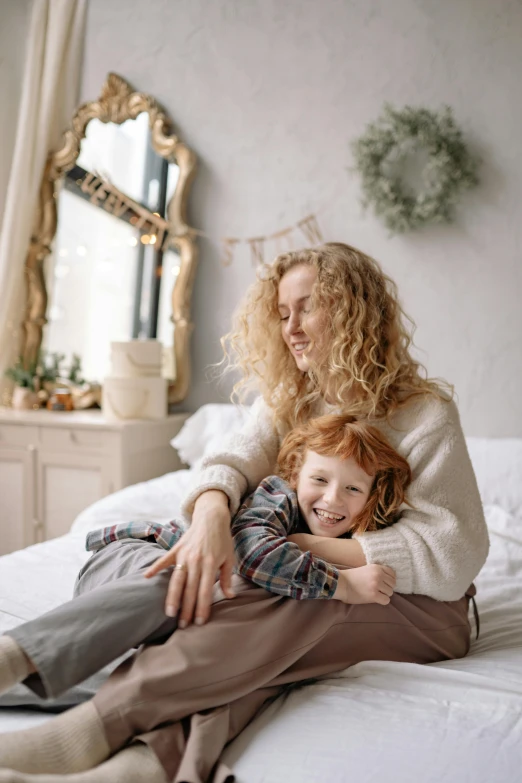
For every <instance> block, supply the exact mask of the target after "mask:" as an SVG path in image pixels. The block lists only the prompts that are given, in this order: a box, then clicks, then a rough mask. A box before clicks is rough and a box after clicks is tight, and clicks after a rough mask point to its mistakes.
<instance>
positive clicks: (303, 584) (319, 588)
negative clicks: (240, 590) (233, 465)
mask: <svg viewBox="0 0 522 783" xmlns="http://www.w3.org/2000/svg"><path fill="white" fill-rule="evenodd" d="M183 532H184V529H183V527H182V526H181V525H180V523H179V522H177V521H176V520H173V521H172V522H168V523H167V524H166V525H163V524H160V523H158V522H124V523H122V524H119V525H111V526H110V527H106V528H101V529H100V530H93V531H92V532H91V533H89V534H88V536H87V541H86V548H87V549H88V550H89V551H97V550H99V549H101V548H102V547H104V546H106V545H107V544H110V543H111V542H112V541H117V540H119V539H123V538H150V537H152V538H154V539H155V541H156V542H157V543H158V544H160V546H162V547H163V548H164V549H171V548H172V547H173V546H174V545H175V544H176V543H177V542H178V541H179V539H180V538H181V536H182V535H183ZM231 532H232V537H233V540H234V547H235V552H236V560H237V566H236V571H237V573H238V574H240V575H241V576H242V577H244V578H245V579H249V580H250V581H251V582H254V583H255V584H257V585H259V586H260V587H264V588H265V590H269V591H270V592H271V593H277V594H279V595H283V596H287V597H288V598H296V599H305V598H332V597H333V595H334V593H335V589H336V587H337V581H338V578H339V571H338V569H337V568H336V567H335V566H333V565H331V564H330V563H327V562H325V561H324V560H321V558H319V557H316V556H315V555H312V553H311V552H302V551H301V550H300V549H299V547H298V546H297V544H293V543H291V542H290V541H288V540H287V536H289V535H290V534H291V533H299V532H308V533H309V532H310V531H309V530H308V528H307V527H306V525H305V523H304V522H303V520H302V518H301V515H300V512H299V506H298V504H297V496H296V494H295V492H294V491H293V490H292V489H291V488H290V487H289V485H288V484H287V483H286V482H285V481H283V480H282V479H281V478H279V477H278V476H269V477H268V478H266V479H264V480H263V481H262V482H261V483H260V484H259V486H258V488H257V489H256V491H255V492H253V493H252V494H251V495H250V496H249V497H248V498H247V499H246V500H245V502H244V503H243V505H242V506H241V507H240V509H239V511H238V513H237V514H236V516H235V517H234V520H233V522H232V528H231Z"/></svg>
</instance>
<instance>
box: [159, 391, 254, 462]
mask: <svg viewBox="0 0 522 783" xmlns="http://www.w3.org/2000/svg"><path fill="white" fill-rule="evenodd" d="M249 411H250V406H248V405H245V406H241V405H225V404H219V403H209V404H208V405H202V406H201V408H199V410H197V411H196V413H194V414H193V415H192V416H190V418H188V419H187V420H186V422H185V423H184V425H183V427H182V428H181V429H180V431H179V432H178V434H177V435H176V437H175V438H172V440H171V441H170V445H171V446H173V447H174V448H175V449H176V451H177V452H178V454H179V456H180V459H181V460H182V461H183V462H185V463H186V464H187V465H190V467H191V468H192V467H194V466H195V465H196V466H197V464H198V463H199V462H200V461H201V460H202V459H203V457H204V456H205V454H209V453H210V452H212V451H215V450H216V449H219V448H220V446H221V444H222V442H223V439H224V438H225V437H226V436H227V435H230V434H231V433H233V432H237V431H238V430H240V429H241V427H242V426H243V424H244V423H245V422H246V420H247V418H248V414H249Z"/></svg>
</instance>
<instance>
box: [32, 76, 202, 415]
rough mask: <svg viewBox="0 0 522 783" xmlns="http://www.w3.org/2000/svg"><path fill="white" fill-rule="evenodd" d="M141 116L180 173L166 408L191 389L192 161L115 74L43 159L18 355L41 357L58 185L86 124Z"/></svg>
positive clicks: (151, 106)
mask: <svg viewBox="0 0 522 783" xmlns="http://www.w3.org/2000/svg"><path fill="white" fill-rule="evenodd" d="M142 112H147V113H148V115H149V127H150V131H151V143H152V147H153V149H154V151H155V152H156V153H157V154H158V155H160V156H161V157H163V158H165V159H166V160H167V161H168V162H169V163H175V164H177V166H178V167H179V179H178V182H177V185H176V189H175V192H174V195H173V196H172V198H171V200H170V202H169V204H168V206H167V223H168V233H169V235H170V239H171V245H172V246H173V247H174V248H175V249H176V250H177V251H178V253H179V255H180V270H179V274H178V276H177V278H176V280H175V282H174V286H173V290H172V316H171V320H172V322H173V324H174V359H175V367H176V378H175V380H174V382H173V383H171V384H170V386H169V403H176V402H180V401H181V400H183V399H184V398H185V397H186V395H187V392H188V388H189V383H190V354H189V338H190V334H191V332H192V329H193V324H192V322H191V320H190V302H191V297H192V289H193V284H194V276H195V271H196V264H197V248H196V243H195V232H194V231H193V229H191V228H190V227H189V226H188V224H187V222H186V205H187V199H188V192H189V188H190V184H191V182H192V179H193V177H194V174H195V169H196V155H195V154H194V152H193V151H192V150H191V149H189V148H188V147H187V146H186V145H185V144H183V143H182V142H181V141H180V140H179V139H178V138H177V136H176V135H174V134H173V133H172V132H171V130H172V126H171V122H170V119H169V118H168V116H167V114H166V113H165V111H164V110H163V108H162V107H161V106H160V105H159V104H158V102H157V101H156V100H155V99H154V98H152V97H151V96H150V95H147V94H146V93H142V92H134V91H133V89H132V87H131V86H130V85H129V84H128V83H127V82H126V81H125V80H124V79H122V78H121V76H117V75H116V74H115V73H110V74H109V75H108V77H107V80H106V82H105V84H104V85H103V89H102V92H101V95H100V98H99V99H98V100H97V101H94V102H91V103H84V104H83V105H82V106H80V107H79V109H78V110H77V112H76V114H75V115H74V117H73V119H72V124H71V128H70V129H69V130H67V131H66V132H65V134H64V137H63V144H62V146H61V147H60V148H59V149H58V150H56V151H55V152H53V153H51V154H50V155H49V157H48V159H47V163H46V167H45V171H44V175H43V178H42V184H41V187H40V193H39V200H38V201H39V203H38V207H37V212H36V216H35V224H34V230H33V236H32V237H31V242H30V245H29V250H28V253H27V258H26V261H25V278H26V290H27V302H26V309H25V317H24V320H23V322H22V330H21V331H22V335H21V346H20V355H21V356H22V358H23V360H24V363H26V364H27V363H29V362H31V361H34V360H35V359H36V358H37V356H38V353H39V351H40V347H41V344H42V336H43V327H44V326H45V324H47V318H46V311H47V290H46V284H45V276H44V261H45V258H46V257H47V256H48V255H49V254H50V253H51V244H52V242H53V239H54V236H55V233H56V227H57V205H56V201H57V192H56V186H57V182H58V181H59V180H60V179H61V178H62V177H63V176H64V174H65V173H66V172H67V171H69V170H70V169H72V168H73V166H74V165H75V162H76V159H77V158H78V156H79V154H80V145H81V141H82V139H83V138H84V137H85V134H86V128H87V125H88V123H89V122H90V120H92V119H94V118H96V119H98V120H100V121H101V122H104V123H106V122H114V123H116V124H118V125H121V123H123V122H125V120H128V119H135V118H136V117H137V116H138V115H139V114H141V113H142Z"/></svg>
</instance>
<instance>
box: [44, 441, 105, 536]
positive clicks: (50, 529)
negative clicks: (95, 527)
mask: <svg viewBox="0 0 522 783" xmlns="http://www.w3.org/2000/svg"><path fill="white" fill-rule="evenodd" d="M109 470H110V466H109V465H108V464H107V460H106V458H104V456H102V455H100V456H96V455H86V454H83V455H79V454H70V453H69V454H67V453H60V452H58V453H54V452H53V453H51V452H40V453H39V455H38V468H37V473H38V481H37V488H38V504H37V510H38V519H39V521H40V522H41V525H42V529H41V535H40V540H42V541H43V540H47V539H49V538H56V537H57V536H62V535H65V533H68V532H69V530H70V529H71V525H72V523H73V522H74V520H75V518H76V517H77V516H78V514H79V513H80V511H83V510H84V508H87V506H90V505H91V503H94V502H95V501H96V500H99V499H100V498H102V497H104V496H105V495H107V494H108V493H109V491H110V489H111V488H110V476H108V471H109Z"/></svg>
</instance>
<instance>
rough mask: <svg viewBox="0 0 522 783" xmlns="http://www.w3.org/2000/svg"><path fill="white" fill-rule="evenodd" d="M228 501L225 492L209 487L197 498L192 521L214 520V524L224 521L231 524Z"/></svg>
mask: <svg viewBox="0 0 522 783" xmlns="http://www.w3.org/2000/svg"><path fill="white" fill-rule="evenodd" d="M228 503H229V501H228V496H227V495H226V494H225V492H222V490H220V489H207V490H206V491H205V492H202V493H201V495H199V497H198V498H196V501H195V503H194V512H193V515H192V521H193V522H200V521H206V520H208V521H211V520H212V521H213V523H214V524H215V523H216V522H217V523H219V522H220V521H222V522H223V523H224V524H225V523H226V525H227V526H229V525H230V508H229V505H228Z"/></svg>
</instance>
